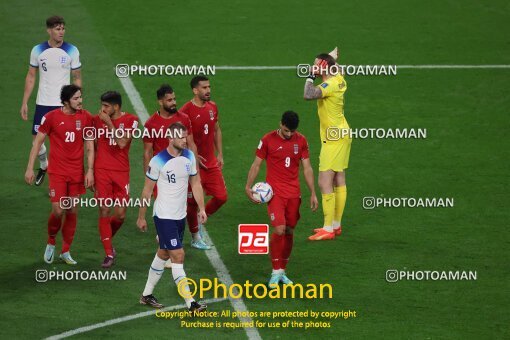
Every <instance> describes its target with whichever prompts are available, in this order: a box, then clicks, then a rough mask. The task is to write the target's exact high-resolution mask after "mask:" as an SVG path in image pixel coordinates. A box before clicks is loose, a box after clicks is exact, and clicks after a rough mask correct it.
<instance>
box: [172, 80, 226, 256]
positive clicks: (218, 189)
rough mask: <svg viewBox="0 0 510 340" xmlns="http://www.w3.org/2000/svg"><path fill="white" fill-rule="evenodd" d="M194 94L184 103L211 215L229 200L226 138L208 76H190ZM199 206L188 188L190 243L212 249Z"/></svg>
mask: <svg viewBox="0 0 510 340" xmlns="http://www.w3.org/2000/svg"><path fill="white" fill-rule="evenodd" d="M190 86H191V90H192V91H193V98H192V99H191V100H190V101H189V102H187V103H186V104H184V106H183V107H181V109H180V110H181V111H182V112H184V113H186V114H187V115H188V117H189V119H190V120H191V126H192V127H193V138H194V140H195V142H196V144H197V151H198V154H199V156H201V157H202V159H203V161H204V164H203V166H202V167H200V180H201V182H202V187H203V188H204V191H205V194H206V195H208V196H212V198H211V199H210V200H209V201H208V202H207V204H206V206H205V212H206V213H207V216H211V215H212V214H214V213H215V212H216V211H218V209H219V208H220V207H221V206H222V205H223V204H225V202H226V201H227V188H226V186H225V180H224V179H223V174H222V173H221V170H222V168H223V147H222V144H223V141H222V134H221V128H220V123H219V121H218V107H217V106H216V103H214V102H212V101H211V84H210V82H209V79H208V78H207V77H205V76H196V77H194V78H193V79H191V82H190ZM197 212H198V206H197V203H196V202H195V199H194V198H193V193H192V191H191V188H188V215H187V220H188V228H189V231H190V232H191V235H192V238H193V240H192V241H191V246H192V247H194V248H197V249H204V250H207V249H211V247H210V246H209V245H208V244H206V243H205V242H204V240H203V239H202V236H201V232H200V231H201V229H202V228H203V226H202V225H201V224H199V223H198V218H197Z"/></svg>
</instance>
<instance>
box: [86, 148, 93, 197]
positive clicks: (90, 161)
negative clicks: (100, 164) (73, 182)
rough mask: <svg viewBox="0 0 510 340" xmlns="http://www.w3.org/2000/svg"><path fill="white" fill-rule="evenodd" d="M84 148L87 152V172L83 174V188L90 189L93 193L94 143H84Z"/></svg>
mask: <svg viewBox="0 0 510 340" xmlns="http://www.w3.org/2000/svg"><path fill="white" fill-rule="evenodd" d="M85 148H86V150H87V172H86V174H85V188H90V189H91V190H92V191H94V158H95V156H94V151H95V150H94V148H95V145H94V141H93V140H87V141H85Z"/></svg>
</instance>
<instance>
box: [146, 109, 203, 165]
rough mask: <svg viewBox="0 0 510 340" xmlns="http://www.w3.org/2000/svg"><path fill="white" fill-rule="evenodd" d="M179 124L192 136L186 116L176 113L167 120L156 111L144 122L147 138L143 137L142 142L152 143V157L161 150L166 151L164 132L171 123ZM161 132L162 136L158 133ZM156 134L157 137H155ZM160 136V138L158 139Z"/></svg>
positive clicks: (166, 144) (189, 122)
mask: <svg viewBox="0 0 510 340" xmlns="http://www.w3.org/2000/svg"><path fill="white" fill-rule="evenodd" d="M176 122H180V123H181V124H182V125H184V126H185V127H186V129H188V135H191V134H193V130H192V128H191V121H190V120H189V117H188V115H187V114H185V113H182V112H179V111H177V112H176V113H175V114H173V115H171V116H170V117H169V118H163V117H161V115H160V114H159V111H156V112H155V113H154V114H153V115H152V116H151V117H150V118H149V119H148V120H147V121H146V122H145V129H146V130H147V131H146V133H148V134H149V135H150V136H149V137H144V138H143V141H144V142H145V143H152V151H153V155H154V156H156V155H157V154H158V153H159V152H160V151H161V150H163V149H166V148H167V147H168V138H165V137H164V136H165V133H166V132H165V131H166V129H168V127H169V126H170V125H172V124H173V123H176ZM160 131H162V134H161V133H160ZM156 133H158V134H159V135H156ZM159 136H162V137H161V138H158V137H159Z"/></svg>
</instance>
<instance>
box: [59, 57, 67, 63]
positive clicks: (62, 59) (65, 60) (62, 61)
mask: <svg viewBox="0 0 510 340" xmlns="http://www.w3.org/2000/svg"><path fill="white" fill-rule="evenodd" d="M66 62H67V57H66V56H62V57H60V63H61V64H65V63H66Z"/></svg>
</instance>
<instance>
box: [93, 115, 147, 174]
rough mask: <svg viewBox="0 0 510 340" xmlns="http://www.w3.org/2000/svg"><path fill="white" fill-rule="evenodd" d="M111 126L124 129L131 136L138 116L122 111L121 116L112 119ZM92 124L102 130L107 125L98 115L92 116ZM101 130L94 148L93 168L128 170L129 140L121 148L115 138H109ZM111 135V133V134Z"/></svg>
mask: <svg viewBox="0 0 510 340" xmlns="http://www.w3.org/2000/svg"><path fill="white" fill-rule="evenodd" d="M112 123H113V126H115V129H117V130H124V131H125V136H126V137H128V136H132V134H131V132H132V130H134V129H136V128H137V127H138V117H136V116H135V115H132V114H130V113H126V112H122V114H121V116H120V117H119V118H117V119H112ZM94 126H95V128H96V130H97V131H99V130H103V131H106V130H107V129H108V127H107V126H106V124H105V123H104V122H103V121H102V120H101V118H99V116H94ZM103 131H101V132H102V133H101V135H99V136H98V137H99V138H98V139H97V149H96V160H95V161H94V168H96V169H105V170H115V171H129V148H130V146H131V141H130V142H129V143H128V145H126V146H125V147H124V148H123V149H121V148H120V147H119V146H118V145H117V142H116V141H115V138H109V137H110V135H108V137H107V136H106V134H105V133H103ZM117 135H118V136H119V137H120V136H121V132H117ZM112 136H113V134H112Z"/></svg>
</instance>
